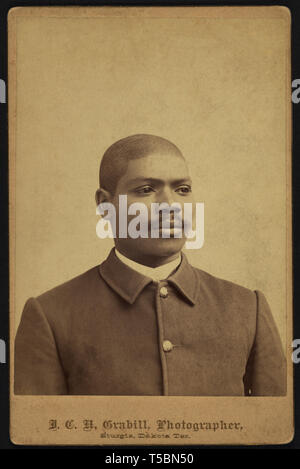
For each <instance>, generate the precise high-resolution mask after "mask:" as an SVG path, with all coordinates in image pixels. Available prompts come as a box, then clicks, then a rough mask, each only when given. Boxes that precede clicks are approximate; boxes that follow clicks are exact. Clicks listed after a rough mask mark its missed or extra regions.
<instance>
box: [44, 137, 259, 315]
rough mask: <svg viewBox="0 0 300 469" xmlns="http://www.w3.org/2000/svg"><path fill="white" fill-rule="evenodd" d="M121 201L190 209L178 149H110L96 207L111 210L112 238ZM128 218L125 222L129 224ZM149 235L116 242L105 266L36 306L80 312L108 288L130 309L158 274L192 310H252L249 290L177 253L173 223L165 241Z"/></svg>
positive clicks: (148, 142) (135, 142)
mask: <svg viewBox="0 0 300 469" xmlns="http://www.w3.org/2000/svg"><path fill="white" fill-rule="evenodd" d="M122 195H126V197H127V206H126V210H127V207H128V206H130V204H136V203H143V204H144V205H145V207H146V208H147V210H148V213H151V204H163V203H166V204H168V205H170V206H171V205H172V204H174V203H175V204H176V203H177V204H180V205H183V204H184V203H191V204H195V200H194V197H193V192H192V180H191V177H190V173H189V169H188V166H187V163H186V160H185V158H184V157H183V155H182V153H181V151H180V150H179V149H178V148H177V146H175V145H174V144H173V143H171V142H170V141H169V140H167V139H165V138H162V137H158V136H154V135H149V134H137V135H132V136H130V137H126V138H123V139H121V140H118V141H117V142H115V143H114V144H113V145H111V146H110V147H109V148H108V149H107V150H106V152H105V153H104V155H103V158H102V161H101V166H100V177H99V188H98V189H97V191H96V203H97V205H99V204H105V203H110V204H112V205H113V206H114V207H115V209H116V232H117V233H119V228H120V227H119V223H120V216H121V215H122V214H120V205H119V200H120V199H119V197H120V196H122ZM132 218H133V216H130V215H129V216H128V223H130V220H131V219H132ZM172 223H173V224H172ZM150 230H151V227H150V222H149V236H147V237H146V238H145V237H142V236H141V237H137V238H131V237H130V236H127V237H122V236H121V237H120V236H116V237H115V238H114V242H115V247H114V248H113V249H112V250H111V251H110V253H109V255H108V257H107V259H106V260H105V261H104V262H102V263H101V264H100V265H98V266H95V267H92V268H91V269H89V270H88V271H86V272H84V273H83V274H80V275H78V276H76V277H75V278H73V279H71V280H68V281H66V282H65V283H63V284H61V285H59V286H57V287H55V288H52V289H51V290H49V291H47V292H45V293H43V294H42V295H40V296H38V297H37V299H36V300H37V301H38V302H40V303H41V304H42V305H45V306H47V305H48V306H50V307H49V308H46V309H49V310H58V309H59V310H61V311H72V310H73V311H74V309H75V310H76V309H77V310H79V311H80V309H82V308H86V307H87V305H88V304H90V306H91V307H92V306H93V304H94V303H95V302H96V301H99V298H100V300H101V294H103V292H104V290H107V288H109V289H112V290H114V291H115V292H117V293H118V294H119V295H120V296H121V298H123V299H127V300H129V303H130V302H133V301H134V300H135V298H136V297H137V295H138V294H139V293H140V292H141V291H142V289H143V288H144V287H145V286H146V285H147V284H149V283H151V282H152V280H153V278H154V277H155V275H156V276H157V275H158V274H157V273H159V274H160V275H166V276H168V281H169V282H170V283H171V284H173V285H174V286H175V288H177V289H178V290H179V291H181V293H182V294H183V295H186V297H187V298H188V299H190V301H191V304H193V303H195V302H197V301H198V300H199V297H202V298H203V297H206V298H208V299H209V300H210V301H211V302H212V303H214V302H216V301H220V302H221V303H222V302H223V303H224V305H226V303H231V304H232V303H236V304H238V303H239V302H242V303H243V304H244V306H246V305H247V304H248V306H249V308H251V309H253V305H254V303H255V295H254V294H253V292H252V291H251V290H249V289H247V288H245V287H243V286H240V285H237V284H235V283H233V282H231V281H228V280H225V279H222V278H218V277H216V276H214V275H212V274H210V273H208V272H205V271H204V270H202V269H200V268H197V267H195V266H193V265H192V264H191V263H190V262H189V261H188V259H187V256H186V255H185V254H184V253H183V252H182V250H183V248H184V244H185V241H186V239H185V237H184V236H181V237H176V236H175V235H174V231H176V226H175V225H174V219H171V220H170V228H169V236H168V237H163V236H162V228H161V226H160V228H159V230H160V233H159V236H158V237H152V236H151V231H150ZM124 261H125V262H124ZM170 269H171V271H170ZM152 273H153V275H152Z"/></svg>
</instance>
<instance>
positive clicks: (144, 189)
mask: <svg viewBox="0 0 300 469" xmlns="http://www.w3.org/2000/svg"><path fill="white" fill-rule="evenodd" d="M136 192H137V193H138V194H150V193H151V192H154V189H153V187H151V186H143V187H139V188H138V189H136Z"/></svg>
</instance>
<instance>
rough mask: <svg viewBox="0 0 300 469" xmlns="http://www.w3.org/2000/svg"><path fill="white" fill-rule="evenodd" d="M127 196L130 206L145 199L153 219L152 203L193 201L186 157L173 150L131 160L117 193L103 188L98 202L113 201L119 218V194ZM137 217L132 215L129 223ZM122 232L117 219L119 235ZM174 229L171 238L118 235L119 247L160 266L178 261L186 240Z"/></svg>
mask: <svg viewBox="0 0 300 469" xmlns="http://www.w3.org/2000/svg"><path fill="white" fill-rule="evenodd" d="M121 194H122V195H125V194H126V195H127V203H128V205H130V204H132V203H134V202H143V203H144V204H145V205H146V206H147V208H148V216H149V219H150V206H151V203H154V202H157V203H162V202H166V203H168V204H169V205H171V204H172V203H173V202H177V203H180V204H181V205H182V206H183V204H184V203H187V202H189V203H193V202H194V200H193V196H192V192H191V179H190V176H189V172H188V168H187V164H186V162H185V160H184V159H183V157H182V156H181V155H180V154H178V153H176V152H175V151H172V150H170V151H169V152H166V151H164V152H161V151H159V150H156V151H155V152H153V153H151V154H149V155H147V156H145V157H143V158H140V159H135V160H131V161H129V164H128V167H127V171H126V173H125V174H124V175H123V176H122V177H121V178H120V179H119V181H118V184H117V187H116V190H115V192H114V194H112V193H110V192H109V191H107V190H105V189H103V188H99V189H98V190H97V192H96V203H97V205H99V204H100V203H103V202H110V203H112V204H113V205H114V206H115V208H116V215H117V220H118V219H119V195H121ZM134 217H135V216H128V223H129V222H130V220H131V219H132V218H134ZM118 232H119V228H118V222H117V234H118ZM172 233H173V230H172V228H171V230H170V238H162V237H159V238H151V237H148V238H141V237H139V238H137V239H132V238H130V237H128V238H115V246H116V248H117V249H118V251H119V252H121V254H123V255H124V256H126V257H128V258H129V259H131V260H133V261H135V262H138V263H140V264H143V265H146V266H149V267H158V266H160V265H163V264H167V263H168V262H171V261H172V260H175V259H176V258H177V257H178V256H179V253H180V251H181V250H182V248H183V246H184V243H185V241H186V239H185V238H184V237H182V238H175V237H174V236H172Z"/></svg>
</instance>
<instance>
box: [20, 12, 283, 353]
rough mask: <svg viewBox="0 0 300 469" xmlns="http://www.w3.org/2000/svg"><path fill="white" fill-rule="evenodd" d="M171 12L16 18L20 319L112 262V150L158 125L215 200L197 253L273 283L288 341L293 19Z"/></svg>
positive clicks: (200, 263)
mask: <svg viewBox="0 0 300 469" xmlns="http://www.w3.org/2000/svg"><path fill="white" fill-rule="evenodd" d="M132 11H134V10H132ZM171 16H173V17H167V15H165V16H164V15H159V14H157V15H155V14H153V15H152V17H151V15H145V17H136V16H135V15H134V14H132V15H130V16H129V17H126V16H123V15H120V16H115V17H111V16H110V15H104V16H103V17H101V16H100V15H98V16H95V17H88V13H87V14H86V15H82V17H80V16H79V17H77V18H76V17H74V16H73V17H72V15H71V16H70V17H67V13H64V15H62V16H58V17H56V16H55V15H52V17H50V16H48V17H47V16H41V17H37V16H36V17H31V16H30V15H29V16H26V15H24V17H22V16H20V17H18V18H17V35H16V51H17V77H16V79H17V87H16V93H17V94H16V100H17V101H16V103H17V117H16V130H15V138H16V178H15V182H16V205H15V216H16V225H15V226H16V252H15V314H16V317H15V326H16V327H17V325H18V323H19V320H20V315H21V312H22V309H23V306H24V303H25V301H26V300H27V298H29V297H31V296H37V295H39V294H41V293H43V292H44V291H46V290H49V289H50V288H52V287H54V286H56V285H58V284H60V283H62V282H65V281H67V280H69V279H71V278H72V277H74V276H76V275H78V274H80V273H82V272H84V271H86V270H88V269H89V268H91V267H93V266H95V265H97V264H99V263H100V262H102V261H103V260H104V259H105V257H106V256H107V254H108V252H109V250H110V248H111V247H112V245H113V241H112V240H100V239H99V238H97V236H96V223H97V221H98V219H99V217H98V216H97V215H96V205H95V199H94V194H95V190H96V189H97V187H98V171H99V164H100V160H101V157H102V155H103V153H104V151H105V150H106V148H107V147H108V146H109V145H111V144H112V143H113V142H114V141H116V140H118V139H120V138H122V137H126V136H128V135H131V134H136V133H151V134H156V135H160V136H163V137H165V138H167V139H169V140H171V141H172V142H174V143H175V144H176V145H177V146H178V147H179V148H180V149H181V150H182V152H183V154H184V155H185V157H186V159H187V161H188V163H189V167H190V171H191V175H192V178H193V191H194V193H195V198H196V201H199V202H204V204H205V242H204V246H203V247H202V248H201V249H200V250H197V251H195V250H193V251H186V253H187V256H188V258H189V260H190V261H191V262H192V263H193V265H195V266H196V267H199V268H201V269H203V270H206V271H208V272H210V273H211V274H213V275H216V276H218V277H222V278H225V279H228V280H231V281H233V282H236V283H238V284H241V285H243V286H245V287H248V288H251V289H259V290H262V291H263V292H264V294H265V295H266V298H267V300H268V302H269V304H270V306H271V309H272V312H273V315H274V317H275V320H276V322H277V325H278V327H279V331H280V335H281V338H282V340H283V343H284V344H285V333H286V288H287V286H286V265H287V264H286V151H287V150H286V149H287V138H286V133H287V124H286V123H287V115H286V108H287V97H286V60H287V56H286V49H287V35H286V28H287V25H286V22H285V21H283V20H282V18H281V19H280V18H265V19H264V18H251V17H247V16H245V17H243V18H242V19H238V18H230V17H229V18H227V19H226V20H224V19H222V21H221V20H220V19H219V18H218V17H215V18H204V17H202V18H201V17H189V15H186V16H184V15H183V16H181V17H176V15H175V14H173V15H171ZM177 16H178V15H177ZM162 164H163V162H162Z"/></svg>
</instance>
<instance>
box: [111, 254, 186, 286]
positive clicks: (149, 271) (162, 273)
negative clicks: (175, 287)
mask: <svg viewBox="0 0 300 469" xmlns="http://www.w3.org/2000/svg"><path fill="white" fill-rule="evenodd" d="M115 253H116V256H117V257H118V258H119V259H120V261H122V262H123V263H124V264H126V265H127V266H128V267H131V268H132V269H133V270H136V271H137V272H139V273H140V274H142V275H145V276H146V277H150V278H151V279H152V280H154V281H155V282H159V281H160V280H163V279H166V278H167V277H169V275H170V274H171V272H173V270H175V269H176V267H178V266H179V264H180V262H181V254H178V257H177V258H176V259H175V260H174V261H171V262H168V263H167V264H163V265H160V266H158V267H148V266H147V265H143V264H139V263H138V262H135V261H133V260H131V259H128V257H125V256H123V254H121V253H120V252H119V251H118V250H117V249H116V248H115Z"/></svg>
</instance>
